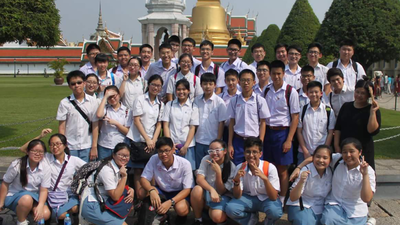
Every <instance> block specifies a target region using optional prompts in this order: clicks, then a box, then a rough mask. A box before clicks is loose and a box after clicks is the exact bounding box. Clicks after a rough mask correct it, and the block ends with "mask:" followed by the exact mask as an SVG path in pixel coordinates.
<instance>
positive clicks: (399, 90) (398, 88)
mask: <svg viewBox="0 0 400 225" xmlns="http://www.w3.org/2000/svg"><path fill="white" fill-rule="evenodd" d="M395 86H396V89H395V90H396V94H397V96H399V95H400V74H399V75H397V78H396V80H395Z"/></svg>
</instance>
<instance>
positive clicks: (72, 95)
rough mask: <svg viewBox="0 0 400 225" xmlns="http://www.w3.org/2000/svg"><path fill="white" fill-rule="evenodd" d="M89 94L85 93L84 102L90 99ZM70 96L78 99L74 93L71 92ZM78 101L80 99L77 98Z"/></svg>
mask: <svg viewBox="0 0 400 225" xmlns="http://www.w3.org/2000/svg"><path fill="white" fill-rule="evenodd" d="M88 96H89V95H88V94H86V93H85V96H84V97H83V102H86V101H89V97H88ZM70 97H71V100H76V98H75V95H74V94H71V95H70ZM76 101H78V100H76Z"/></svg>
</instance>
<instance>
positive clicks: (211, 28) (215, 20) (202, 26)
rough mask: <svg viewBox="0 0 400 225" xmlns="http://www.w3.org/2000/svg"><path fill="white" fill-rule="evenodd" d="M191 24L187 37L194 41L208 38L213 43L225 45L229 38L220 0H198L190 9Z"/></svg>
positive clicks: (224, 13)
mask: <svg viewBox="0 0 400 225" xmlns="http://www.w3.org/2000/svg"><path fill="white" fill-rule="evenodd" d="M192 23H193V24H192V25H191V26H190V30H189V37H191V38H193V39H194V40H195V41H196V43H200V42H201V41H202V40H204V39H205V38H204V37H205V32H206V33H207V39H208V38H209V39H210V40H209V41H211V42H212V43H214V44H215V45H227V44H228V41H229V39H230V35H229V31H228V28H227V26H226V12H225V9H224V8H223V7H222V6H221V2H220V0H198V1H197V4H196V6H195V7H194V8H193V10H192Z"/></svg>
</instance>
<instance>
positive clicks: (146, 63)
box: [139, 44, 153, 78]
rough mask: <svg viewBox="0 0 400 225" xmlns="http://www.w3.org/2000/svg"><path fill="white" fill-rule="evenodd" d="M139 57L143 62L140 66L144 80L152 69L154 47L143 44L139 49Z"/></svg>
mask: <svg viewBox="0 0 400 225" xmlns="http://www.w3.org/2000/svg"><path fill="white" fill-rule="evenodd" d="M139 57H140V60H141V62H142V65H141V66H140V75H141V76H142V77H143V78H144V77H146V75H147V71H148V70H149V68H150V64H151V59H152V58H153V47H151V45H149V44H142V45H141V46H140V47H139Z"/></svg>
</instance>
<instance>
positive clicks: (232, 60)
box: [221, 38, 249, 73]
mask: <svg viewBox="0 0 400 225" xmlns="http://www.w3.org/2000/svg"><path fill="white" fill-rule="evenodd" d="M241 49H242V43H241V42H240V41H239V40H238V39H235V38H234V39H231V40H229V42H228V46H227V48H226V52H227V53H228V57H229V59H228V61H225V62H223V63H222V64H221V68H222V69H223V70H224V71H228V70H229V69H234V70H236V71H237V72H238V73H240V71H242V70H244V69H248V68H249V66H248V65H247V64H246V63H245V62H243V61H242V60H241V59H240V58H239V56H240V50H241Z"/></svg>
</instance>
